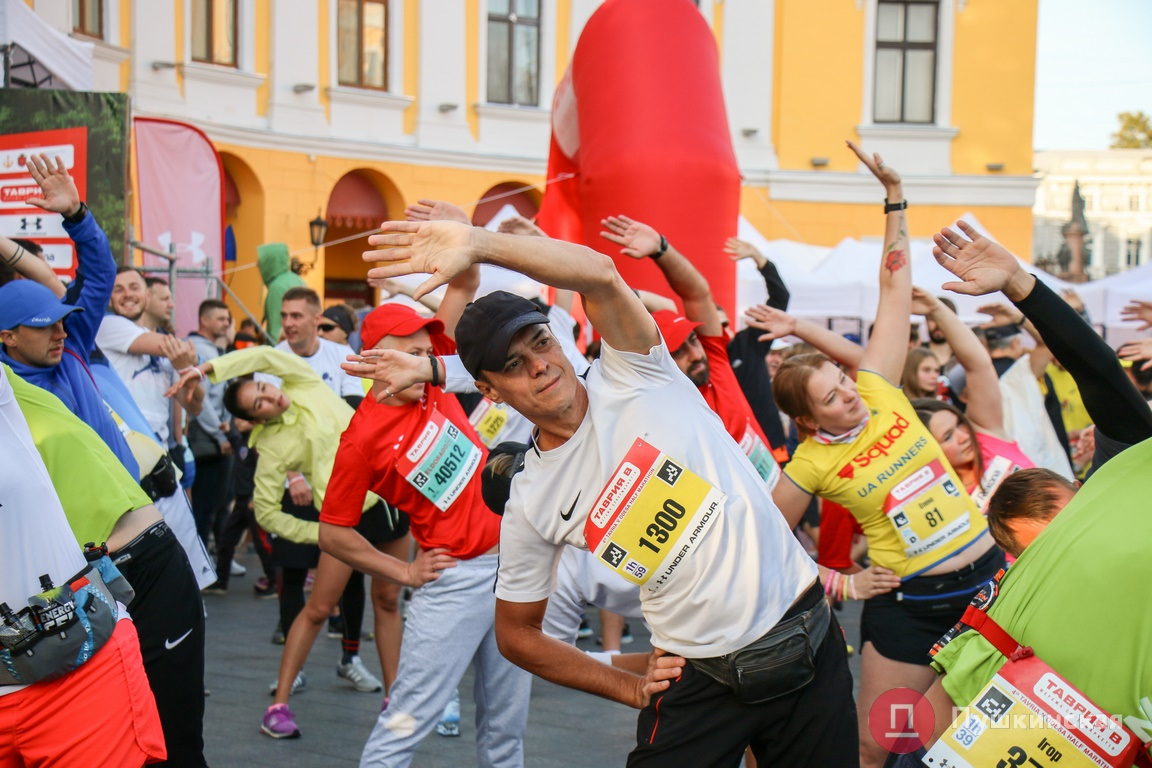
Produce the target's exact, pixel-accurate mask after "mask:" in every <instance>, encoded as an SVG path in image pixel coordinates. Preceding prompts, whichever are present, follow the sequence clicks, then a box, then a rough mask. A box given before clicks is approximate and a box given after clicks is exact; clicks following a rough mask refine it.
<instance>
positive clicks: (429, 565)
mask: <svg viewBox="0 0 1152 768" xmlns="http://www.w3.org/2000/svg"><path fill="white" fill-rule="evenodd" d="M455 567H456V558H454V557H452V555H450V554H449V553H448V550H447V549H444V548H443V547H437V548H435V549H420V550H418V551H417V552H416V557H415V559H413V560H412V562H410V563H408V570H407V575H408V578H407V580H406V581H405V582H404V583H405V584H406V585H407V586H409V587H422V586H424V585H425V584H427V583H428V582H430V581H436V579H438V578H440V571H442V570H444V569H445V568H455Z"/></svg>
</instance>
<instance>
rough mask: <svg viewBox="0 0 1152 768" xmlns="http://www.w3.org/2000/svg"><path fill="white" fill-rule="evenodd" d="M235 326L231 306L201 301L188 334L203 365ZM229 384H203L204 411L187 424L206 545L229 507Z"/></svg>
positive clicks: (195, 507)
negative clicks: (226, 402)
mask: <svg viewBox="0 0 1152 768" xmlns="http://www.w3.org/2000/svg"><path fill="white" fill-rule="evenodd" d="M231 325H232V313H231V312H229V311H228V305H227V304H225V303H224V302H222V301H220V300H219V299H205V300H204V301H202V302H200V312H199V315H198V325H197V328H196V330H195V331H194V332H193V333H191V334H189V335H188V341H190V342H191V343H192V346H194V347H195V348H196V352H197V354H199V355H200V362H205V361H207V360H215V359H216V358H217V357H219V356H220V354H221V349H220V348H219V347H218V346H216V344H217V339H219V338H221V337H223V336H224V335H225V334H226V333H227V331H228V328H229V326H231ZM227 384H228V383H227V382H223V381H222V382H219V383H217V384H209V383H208V382H205V383H204V388H205V397H204V409H203V410H202V411H200V413H199V415H197V416H196V418H195V419H192V420H190V421H189V422H188V443H189V446H190V447H191V448H192V454H193V455H194V456H195V457H196V479H195V480H194V481H193V483H192V515H193V517H195V518H196V533H198V534H200V539H201V540H202V541H203V542H204V546H208V534H209V532H210V531H213V530H215V529H216V528H217V527H218V525H219V524H220V523H222V522H223V516H224V514H225V513H226V511H227V508H228V496H229V492H230V490H231V485H232V484H231V477H232V443H230V442H229V441H228V435H227V432H228V431H229V429H230V426H229V418H230V417H229V415H228V411H227V410H225V408H224V389H225V387H226V386H227Z"/></svg>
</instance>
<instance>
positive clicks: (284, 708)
mask: <svg viewBox="0 0 1152 768" xmlns="http://www.w3.org/2000/svg"><path fill="white" fill-rule="evenodd" d="M260 730H261V731H263V732H264V733H266V734H267V735H269V736H271V737H272V738H274V739H298V738H300V729H299V728H298V727H297V726H296V715H294V714H292V710H290V709H288V705H287V704H273V705H272V706H270V707H268V711H267V712H265V713H264V721H263V722H262V723H260Z"/></svg>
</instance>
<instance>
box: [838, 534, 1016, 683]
mask: <svg viewBox="0 0 1152 768" xmlns="http://www.w3.org/2000/svg"><path fill="white" fill-rule="evenodd" d="M1004 566H1005V562H1004V553H1003V552H1002V551H1001V550H1000V548H999V547H995V546H994V547H992V549H990V550H988V551H987V552H985V553H984V554H983V555H981V556H980V558H979V559H978V560H976V562H974V563H970V564H969V565H966V566H964V567H963V568H961V569H960V570H957V571H953V572H952V573H943V574H939V575H935V576H917V577H916V578H913V579H909V580H908V581H905V582H904V583H903V584H901V585H900V588H899V589H896V590H893V591H892V592H888V593H886V594H883V595H877V596H876V597H873V598H870V599H869V600H867V601H866V602H865V603H864V613H863V615H862V616H861V617H860V645H861V647H863V645H864V643H872V645H873V647H875V648H876V651H877V653H879V654H880V655H881V656H883V657H884V658H886V659H892V660H893V661H902V662H904V663H905V664H919V665H921V666H927V665H928V662H929V661H930V658H929V656H928V652H929V651H930V650H932V646H933V645H935V643H936V641H937V640H939V639H940V638H941V637H942V636H943V635H944V633H946V632H947V631H948V630H950V629H951V628H952V627H953V625H955V624H956V622H957V621H959V620H960V617H961V616H962V615H964V610H965V609H966V608H967V607H968V604H969V603H970V602H971V601H972V597H973V596H974V595H975V594H976V592H977V591H978V590H979V589H980V587H982V586H984V584H986V583H987V582H988V581H990V580H991V579H992V578H993V577H994V576H995V575H996V572H997V571H999V570H1000V569H1001V568H1003V567H1004Z"/></svg>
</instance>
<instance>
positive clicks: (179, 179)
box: [132, 117, 224, 336]
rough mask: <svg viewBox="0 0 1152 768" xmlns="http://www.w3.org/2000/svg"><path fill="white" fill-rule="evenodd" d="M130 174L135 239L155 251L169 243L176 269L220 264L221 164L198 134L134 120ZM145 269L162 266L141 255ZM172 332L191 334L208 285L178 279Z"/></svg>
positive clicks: (152, 121) (145, 119) (216, 269)
mask: <svg viewBox="0 0 1152 768" xmlns="http://www.w3.org/2000/svg"><path fill="white" fill-rule="evenodd" d="M132 123H133V128H134V130H135V133H136V175H137V180H138V189H139V190H140V241H141V242H143V243H144V244H146V245H149V246H151V247H153V248H157V249H159V250H161V251H168V250H169V246H171V245H175V249H176V263H177V266H179V267H184V268H190V269H197V268H202V267H203V266H204V265H205V264H206V263H207V264H208V265H210V267H211V272H212V273H213V274H219V272H220V270H221V269H222V268H223V265H224V165H223V163H221V161H220V155H219V154H217V152H216V148H215V147H214V146H212V142H211V141H209V139H208V137H207V136H205V135H204V132H203V131H201V130H200V129H198V128H195V127H193V126H191V125H188V124H186V123H180V122H176V121H174V120H161V119H157V118H151V117H137V118H135V119H134V120H133V121H132ZM144 264H145V265H146V266H149V267H154V266H165V267H166V266H167V265H168V262H167V261H166V260H164V259H162V258H160V257H158V256H151V255H145V258H144ZM172 293H173V295H174V297H175V299H176V332H177V334H179V335H181V336H183V335H184V334H186V333H189V332H191V331H194V330H196V313H197V309H198V308H199V306H200V302H201V301H202V300H203V299H205V298H206V297H207V296H208V283H207V281H206V280H205V279H203V278H199V277H187V276H184V277H180V278H178V280H177V284H176V285H175V286H173V290H172Z"/></svg>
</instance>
